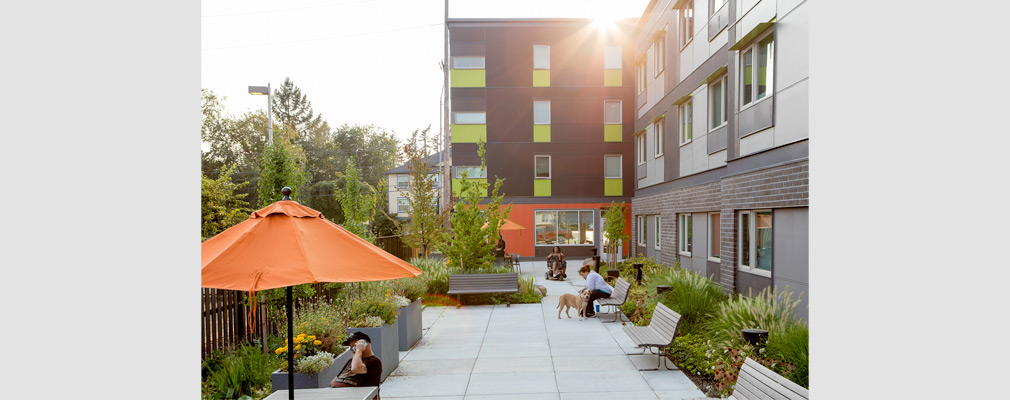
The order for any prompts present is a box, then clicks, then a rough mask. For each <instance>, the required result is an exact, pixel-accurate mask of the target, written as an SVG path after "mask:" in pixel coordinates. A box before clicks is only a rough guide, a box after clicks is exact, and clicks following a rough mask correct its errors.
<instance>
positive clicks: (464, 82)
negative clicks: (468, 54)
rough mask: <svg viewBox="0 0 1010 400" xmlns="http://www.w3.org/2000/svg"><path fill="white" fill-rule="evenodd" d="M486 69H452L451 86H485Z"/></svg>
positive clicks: (450, 73)
mask: <svg viewBox="0 0 1010 400" xmlns="http://www.w3.org/2000/svg"><path fill="white" fill-rule="evenodd" d="M484 86H485V83H484V70H482V69H450V70H449V87H484Z"/></svg>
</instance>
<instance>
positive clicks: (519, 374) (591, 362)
mask: <svg viewBox="0 0 1010 400" xmlns="http://www.w3.org/2000/svg"><path fill="white" fill-rule="evenodd" d="M522 264H523V265H522V271H523V274H524V275H534V274H535V272H539V276H537V284H539V285H543V286H545V287H547V296H546V297H544V300H543V303H542V304H513V305H512V306H511V307H505V305H497V306H466V305H464V306H463V307H462V308H459V309H457V308H456V307H426V308H425V309H424V312H423V317H422V319H423V327H424V336H423V337H422V338H421V340H420V341H418V342H417V344H416V345H414V347H413V348H412V349H410V350H409V351H401V352H400V365H399V367H397V369H396V370H394V371H393V373H392V374H390V376H389V377H388V378H386V381H385V382H384V383H383V384H382V386H381V395H382V398H383V399H385V400H395V399H425V400H436V399H446V400H448V399H453V400H463V399H465V400H472V399H522V400H540V399H554V400H560V399H573V400H575V399H578V400H586V399H607V400H614V399H688V398H698V397H705V396H704V394H703V393H702V392H701V391H699V390H698V389H697V387H695V385H694V383H692V382H691V380H690V379H688V378H687V376H685V375H684V373H683V372H680V371H678V370H673V371H664V370H663V369H660V370H659V371H638V370H637V369H638V368H652V367H655V365H656V361H657V356H656V355H655V354H649V353H648V352H647V353H646V355H632V356H628V355H626V354H625V353H634V352H639V351H640V350H638V349H637V348H636V347H635V345H634V343H633V342H631V340H630V339H629V338H628V336H627V335H625V334H624V332H623V331H622V330H621V323H620V322H617V323H602V321H601V318H602V319H606V320H609V319H610V318H613V316H612V315H611V314H607V313H603V312H600V313H598V314H597V316H598V317H601V318H590V319H586V320H584V321H579V320H578V315H577V313H576V311H575V310H572V311H571V315H572V318H571V319H569V318H567V317H566V316H565V315H564V313H562V314H561V319H560V320H559V319H558V312H557V308H556V306H557V304H558V297H559V296H560V294H561V293H572V294H575V293H577V292H578V290H579V289H581V288H582V287H584V286H585V281H584V280H583V279H582V278H580V277H579V276H578V273H577V271H578V266H576V267H574V268H572V267H569V268H568V280H567V281H561V282H558V281H546V280H545V279H544V276H543V275H544V271H545V268H546V266H545V265H546V263H545V262H544V261H539V262H524V263H522ZM569 265H572V264H569ZM601 311H603V310H601ZM670 366H671V367H672V364H670Z"/></svg>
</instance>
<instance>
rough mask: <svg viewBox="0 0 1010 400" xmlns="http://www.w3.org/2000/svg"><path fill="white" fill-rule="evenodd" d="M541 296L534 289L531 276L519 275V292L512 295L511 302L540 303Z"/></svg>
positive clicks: (534, 285)
mask: <svg viewBox="0 0 1010 400" xmlns="http://www.w3.org/2000/svg"><path fill="white" fill-rule="evenodd" d="M542 299H543V296H541V295H540V292H539V291H537V289H536V284H535V283H534V282H533V277H532V276H530V277H526V276H522V275H519V292H518V293H515V294H513V295H512V302H513V303H516V304H531V303H540V301H541V300H542Z"/></svg>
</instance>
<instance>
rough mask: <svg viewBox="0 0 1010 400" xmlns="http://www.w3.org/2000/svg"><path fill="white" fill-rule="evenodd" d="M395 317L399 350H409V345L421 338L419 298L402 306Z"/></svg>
mask: <svg viewBox="0 0 1010 400" xmlns="http://www.w3.org/2000/svg"><path fill="white" fill-rule="evenodd" d="M398 313H399V315H397V317H396V325H399V326H400V328H399V332H398V334H399V338H400V351H407V350H410V347H411V346H413V345H414V343H417V341H418V340H421V299H417V300H415V301H414V302H413V303H410V304H408V305H407V306H406V307H403V308H401V309H400V311H399V312H398Z"/></svg>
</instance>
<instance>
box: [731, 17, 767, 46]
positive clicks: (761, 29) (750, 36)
mask: <svg viewBox="0 0 1010 400" xmlns="http://www.w3.org/2000/svg"><path fill="white" fill-rule="evenodd" d="M774 21H775V19H774V18H772V22H762V23H759V24H757V26H755V27H754V29H751V30H750V32H747V34H745V35H743V37H741V38H740V40H737V41H736V43H734V44H733V46H730V48H729V50H730V51H733V50H740V49H742V48H744V47H747V45H749V44H751V42H753V41H754V39H756V38H757V37H758V36H761V34H762V33H765V31H766V30H768V28H771V27H772V25H775V22H774Z"/></svg>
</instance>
